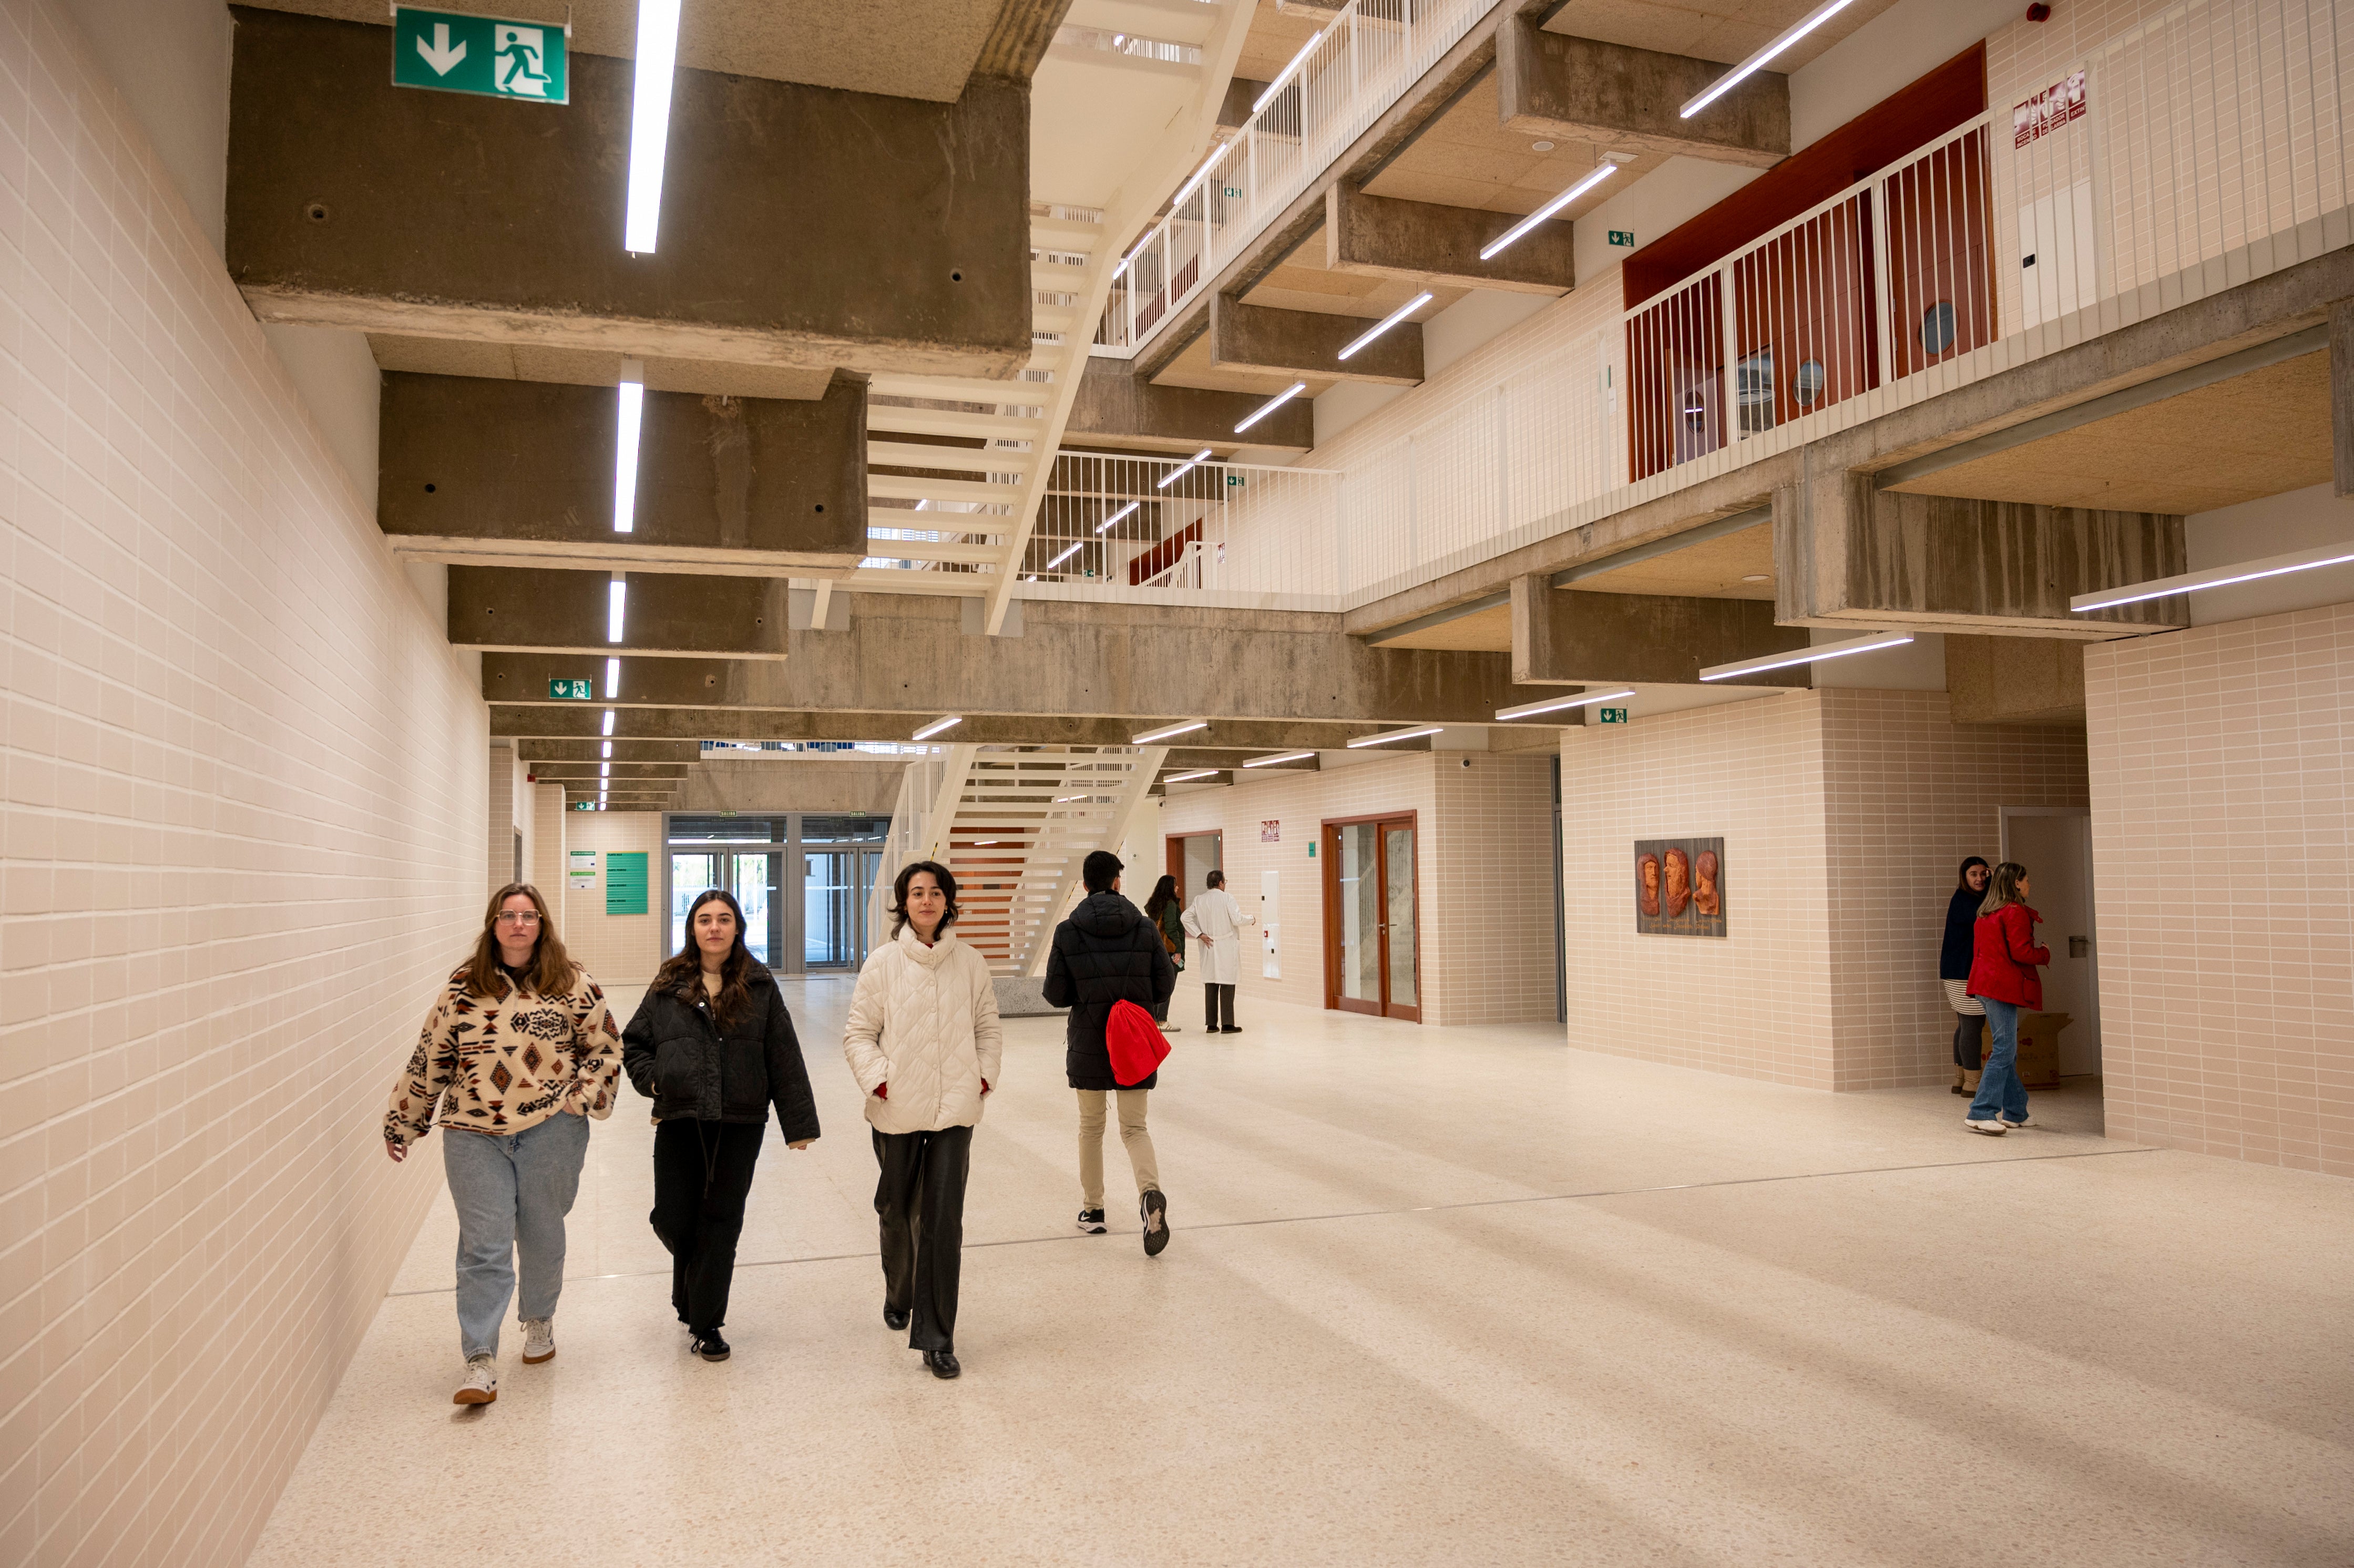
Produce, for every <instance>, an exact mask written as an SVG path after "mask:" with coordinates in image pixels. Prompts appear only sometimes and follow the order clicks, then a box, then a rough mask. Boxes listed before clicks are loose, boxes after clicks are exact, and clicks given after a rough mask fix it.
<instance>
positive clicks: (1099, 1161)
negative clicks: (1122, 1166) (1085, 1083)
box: [1072, 1089, 1161, 1209]
mask: <svg viewBox="0 0 2354 1568" xmlns="http://www.w3.org/2000/svg"><path fill="white" fill-rule="evenodd" d="M1072 1092H1073V1093H1075V1094H1076V1095H1077V1096H1078V1097H1079V1197H1080V1200H1081V1202H1080V1205H1079V1206H1080V1207H1081V1208H1086V1209H1100V1208H1102V1207H1103V1195H1104V1192H1103V1181H1104V1177H1103V1140H1104V1094H1105V1091H1103V1090H1102V1089H1075V1090H1073V1091H1072ZM1112 1092H1113V1093H1115V1094H1117V1095H1119V1140H1120V1142H1121V1143H1122V1144H1123V1145H1125V1146H1126V1147H1127V1150H1128V1163H1129V1167H1130V1168H1131V1169H1133V1170H1134V1171H1135V1172H1136V1190H1137V1192H1139V1193H1143V1192H1150V1191H1151V1190H1153V1189H1156V1188H1158V1187H1159V1186H1160V1185H1161V1167H1160V1165H1159V1164H1158V1162H1156V1161H1155V1160H1154V1159H1153V1157H1152V1135H1151V1134H1150V1133H1149V1132H1147V1131H1145V1130H1144V1097H1145V1095H1146V1093H1147V1091H1146V1090H1143V1089H1116V1090H1113V1091H1112Z"/></svg>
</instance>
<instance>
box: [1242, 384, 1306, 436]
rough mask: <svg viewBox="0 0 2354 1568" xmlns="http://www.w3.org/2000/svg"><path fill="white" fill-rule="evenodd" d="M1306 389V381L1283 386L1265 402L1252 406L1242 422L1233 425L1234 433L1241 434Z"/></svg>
mask: <svg viewBox="0 0 2354 1568" xmlns="http://www.w3.org/2000/svg"><path fill="white" fill-rule="evenodd" d="M1307 390H1308V383H1307V382H1305V381H1295V382H1293V383H1292V384H1291V385H1290V386H1288V387H1285V388H1284V389H1283V390H1282V391H1280V392H1278V393H1277V394H1276V395H1275V396H1274V397H1269V398H1268V399H1267V401H1266V402H1264V403H1261V404H1260V405H1259V406H1258V407H1257V408H1253V409H1252V410H1251V411H1250V413H1249V414H1247V415H1246V416H1245V418H1244V419H1243V422H1242V423H1241V424H1239V425H1236V426H1235V434H1236V435H1238V436H1239V435H1241V434H1242V433H1243V432H1244V431H1245V430H1247V429H1250V428H1251V427H1252V426H1253V425H1256V424H1257V423H1258V422H1259V421H1260V420H1261V419H1264V418H1267V416H1268V415H1269V414H1272V413H1274V412H1275V411H1276V410H1277V409H1278V408H1282V407H1283V406H1284V405H1285V404H1286V403H1288V402H1290V401H1291V400H1292V399H1293V398H1294V397H1299V395H1300V394H1301V393H1302V392H1305V391H1307Z"/></svg>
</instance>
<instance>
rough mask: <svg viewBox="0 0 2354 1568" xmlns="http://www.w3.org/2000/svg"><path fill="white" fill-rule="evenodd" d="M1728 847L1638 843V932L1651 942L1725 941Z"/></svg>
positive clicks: (1713, 842) (1710, 842)
mask: <svg viewBox="0 0 2354 1568" xmlns="http://www.w3.org/2000/svg"><path fill="white" fill-rule="evenodd" d="M1724 900H1725V894H1724V841H1723V839H1721V838H1710V839H1638V840H1636V841H1635V929H1636V930H1637V931H1638V932H1641V933H1643V934H1645V935H1649V936H1659V937H1722V936H1723V935H1724Z"/></svg>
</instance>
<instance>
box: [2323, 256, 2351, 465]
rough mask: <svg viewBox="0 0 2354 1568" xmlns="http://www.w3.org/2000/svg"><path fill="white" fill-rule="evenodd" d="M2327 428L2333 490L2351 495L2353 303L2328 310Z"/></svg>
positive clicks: (2341, 302)
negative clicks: (2328, 431)
mask: <svg viewBox="0 0 2354 1568" xmlns="http://www.w3.org/2000/svg"><path fill="white" fill-rule="evenodd" d="M2329 429H2330V437H2331V442H2330V446H2331V456H2332V458H2333V460H2334V461H2335V463H2336V479H2337V483H2336V486H2335V489H2336V490H2337V493H2338V495H2339V496H2341V497H2344V496H2349V495H2354V300H2338V301H2337V302H2334V303H2332V304H2331V305H2330V307H2329Z"/></svg>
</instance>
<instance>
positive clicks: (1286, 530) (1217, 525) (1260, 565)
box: [1022, 451, 1341, 594]
mask: <svg viewBox="0 0 2354 1568" xmlns="http://www.w3.org/2000/svg"><path fill="white" fill-rule="evenodd" d="M1340 480H1341V476H1340V475H1339V474H1338V473H1335V472H1333V471H1331V470H1329V469H1307V468H1273V467H1267V466H1265V465H1261V464H1257V463H1237V462H1198V463H1197V462H1192V461H1188V460H1186V459H1183V458H1130V457H1113V456H1108V455H1102V454H1097V453H1088V452H1068V451H1066V452H1062V453H1058V454H1057V455H1056V457H1055V469H1054V472H1053V473H1052V474H1050V475H1049V476H1048V477H1047V481H1046V488H1045V493H1044V495H1043V496H1042V497H1041V498H1040V501H1039V506H1038V523H1037V526H1036V528H1035V529H1034V531H1033V533H1032V535H1031V537H1030V544H1029V546H1028V549H1027V550H1026V552H1025V553H1024V555H1023V565H1022V575H1023V580H1024V581H1025V582H1051V583H1065V584H1079V585H1097V586H1105V587H1112V588H1161V589H1167V588H1191V589H1206V590H1210V591H1217V590H1220V589H1225V588H1241V589H1245V590H1247V589H1249V588H1253V587H1255V586H1256V585H1257V583H1259V582H1260V581H1261V580H1266V581H1270V582H1272V581H1277V580H1285V581H1291V582H1294V583H1301V582H1313V583H1315V584H1316V585H1318V586H1316V587H1313V588H1293V589H1291V590H1290V591H1293V592H1309V593H1327V594H1329V593H1334V592H1337V591H1339V587H1340V576H1339V571H1338V564H1337V556H1336V552H1337V550H1338V546H1339V539H1340V527H1339V522H1340Z"/></svg>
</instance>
